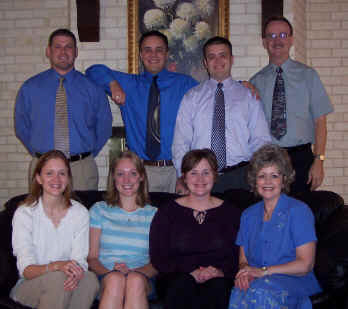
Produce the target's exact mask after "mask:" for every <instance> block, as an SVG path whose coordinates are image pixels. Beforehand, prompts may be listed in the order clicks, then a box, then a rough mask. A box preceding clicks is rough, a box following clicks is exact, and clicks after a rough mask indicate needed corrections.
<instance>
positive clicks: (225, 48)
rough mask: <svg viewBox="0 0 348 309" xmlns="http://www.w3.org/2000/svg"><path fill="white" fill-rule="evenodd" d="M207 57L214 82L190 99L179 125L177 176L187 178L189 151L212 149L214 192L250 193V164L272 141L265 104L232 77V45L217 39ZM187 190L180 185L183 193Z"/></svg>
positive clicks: (183, 104) (206, 46)
mask: <svg viewBox="0 0 348 309" xmlns="http://www.w3.org/2000/svg"><path fill="white" fill-rule="evenodd" d="M203 55H204V65H205V67H206V69H207V71H208V73H209V76H210V79H209V80H207V81H205V82H203V83H201V84H200V85H198V86H197V87H195V88H193V89H191V90H190V91H189V92H188V93H187V94H186V95H185V96H184V98H183V100H182V102H181V105H180V109H179V112H178V117H177V121H176V127H175V133H174V141H173V147H172V154H173V160H174V165H175V168H176V170H177V175H178V177H180V176H181V172H180V169H181V161H182V158H183V156H184V155H185V153H186V152H187V151H189V150H192V149H200V148H211V149H212V150H213V151H214V152H215V154H216V157H217V159H218V163H219V177H218V179H217V182H216V183H215V185H214V188H213V191H215V192H224V191H225V190H227V189H230V188H245V189H247V188H248V185H247V181H246V171H247V165H248V161H249V159H250V157H251V156H252V154H253V153H254V152H255V151H256V150H257V149H258V148H259V147H261V146H262V145H264V144H265V143H268V142H270V141H271V137H270V134H269V129H268V126H267V122H266V120H265V116H264V113H263V111H262V107H261V104H260V102H259V101H258V100H256V99H255V98H254V97H253V96H252V94H251V93H250V91H249V90H248V89H247V88H245V87H244V86H243V85H241V84H240V83H239V82H237V81H235V80H233V79H232V77H231V67H232V64H233V55H232V45H231V43H230V42H229V41H228V40H227V39H225V38H222V37H213V38H211V39H209V40H208V41H207V42H206V43H205V44H204V47H203ZM179 179H180V178H179ZM182 190H185V189H184V185H183V183H182V181H180V180H179V181H178V185H177V191H182Z"/></svg>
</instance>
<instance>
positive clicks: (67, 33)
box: [48, 28, 77, 47]
mask: <svg viewBox="0 0 348 309" xmlns="http://www.w3.org/2000/svg"><path fill="white" fill-rule="evenodd" d="M56 36H67V37H69V38H71V39H72V40H73V42H74V45H75V46H74V47H76V46H77V43H76V37H75V34H73V33H72V32H71V31H70V30H69V29H65V28H60V29H57V30H55V31H53V32H52V33H51V34H50V36H49V38H48V46H52V43H53V39H54V38H55V37H56Z"/></svg>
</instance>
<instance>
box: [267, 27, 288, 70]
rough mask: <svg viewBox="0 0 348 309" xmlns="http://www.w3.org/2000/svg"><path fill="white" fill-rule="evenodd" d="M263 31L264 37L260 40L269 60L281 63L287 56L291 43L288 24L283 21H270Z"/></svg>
mask: <svg viewBox="0 0 348 309" xmlns="http://www.w3.org/2000/svg"><path fill="white" fill-rule="evenodd" d="M265 32H266V33H265V35H266V37H265V38H263V40H262V42H263V47H264V48H265V49H267V52H268V55H269V58H270V61H271V62H276V64H281V63H283V62H284V61H286V60H287V59H288V58H289V53H290V48H291V46H292V43H293V37H292V36H290V27H289V25H288V24H287V23H286V22H284V21H272V22H271V23H270V24H269V25H268V26H267V28H266V31H265ZM272 36H273V38H272ZM281 36H283V37H281ZM284 36H286V37H284Z"/></svg>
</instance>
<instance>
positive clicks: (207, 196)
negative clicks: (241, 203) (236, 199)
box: [150, 149, 240, 309]
mask: <svg viewBox="0 0 348 309" xmlns="http://www.w3.org/2000/svg"><path fill="white" fill-rule="evenodd" d="M217 168H218V165H217V161H216V157H215V154H214V153H213V152H212V151H211V150H209V149H199V150H198V149H197V150H192V151H190V152H188V153H187V154H186V155H185V156H184V158H183V161H182V165H181V170H182V174H183V180H184V182H185V184H186V185H187V188H188V192H189V193H188V195H187V196H183V197H180V198H178V199H176V200H175V201H169V202H168V204H167V205H165V206H164V207H163V206H162V207H161V208H160V209H159V211H158V212H157V213H156V215H155V217H154V219H153V222H152V224H151V231H150V256H151V261H152V263H153V265H154V266H155V267H156V269H158V271H159V272H160V279H159V280H161V281H162V282H161V286H163V287H164V291H163V292H164V295H163V296H164V299H165V308H168V309H176V308H178V309H179V308H180V309H181V308H191V309H194V308H200V309H201V308H215V309H220V308H221V309H225V308H227V305H228V296H229V293H230V290H231V287H232V285H233V279H232V278H233V277H234V275H235V272H236V269H237V259H238V253H237V247H236V246H235V245H234V241H235V237H236V233H237V230H238V226H239V217H240V213H239V211H238V210H237V209H236V208H234V207H233V206H232V205H229V204H228V203H226V202H224V201H222V200H220V199H218V198H216V197H213V196H211V189H212V187H213V185H214V181H215V179H216V177H217Z"/></svg>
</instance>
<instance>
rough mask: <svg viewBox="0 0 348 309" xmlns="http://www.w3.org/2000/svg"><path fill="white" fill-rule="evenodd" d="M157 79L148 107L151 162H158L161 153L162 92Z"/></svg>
mask: <svg viewBox="0 0 348 309" xmlns="http://www.w3.org/2000/svg"><path fill="white" fill-rule="evenodd" d="M157 77H158V76H154V77H153V79H152V84H151V88H150V93H149V100H148V106H147V126H146V154H147V155H148V157H149V158H150V160H157V157H158V156H159V155H160V153H161V132H160V92H159V90H158V87H157Z"/></svg>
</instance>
